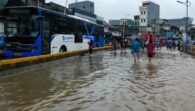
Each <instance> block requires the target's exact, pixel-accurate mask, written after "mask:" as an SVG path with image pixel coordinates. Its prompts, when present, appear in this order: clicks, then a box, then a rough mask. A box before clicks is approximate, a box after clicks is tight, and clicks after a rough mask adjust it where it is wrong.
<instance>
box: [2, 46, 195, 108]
mask: <svg viewBox="0 0 195 111" xmlns="http://www.w3.org/2000/svg"><path fill="white" fill-rule="evenodd" d="M50 64H51V63H50ZM194 104H195V59H194V58H193V57H192V56H190V55H186V54H182V55H181V54H180V53H179V52H178V51H167V50H165V49H163V50H159V51H157V52H156V55H155V58H154V59H153V60H152V63H149V62H148V59H147V57H146V54H144V53H143V54H142V56H141V58H140V62H139V63H138V64H135V63H134V61H133V58H132V55H131V53H130V51H129V50H127V51H122V52H121V51H117V52H116V53H114V52H113V51H105V52H104V51H103V52H99V53H96V54H94V55H92V56H91V57H90V56H89V55H85V56H77V57H72V58H67V59H63V60H60V62H58V63H55V64H54V63H53V64H51V65H49V66H46V67H40V68H37V69H35V70H32V71H26V72H23V73H18V74H16V75H13V76H9V77H4V78H1V79H0V111H194V109H195V105H194Z"/></svg>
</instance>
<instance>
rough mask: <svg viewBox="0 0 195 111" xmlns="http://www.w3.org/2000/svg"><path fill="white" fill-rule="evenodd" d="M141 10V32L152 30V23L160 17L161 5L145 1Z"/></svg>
mask: <svg viewBox="0 0 195 111" xmlns="http://www.w3.org/2000/svg"><path fill="white" fill-rule="evenodd" d="M139 10H140V15H139V26H140V32H152V24H154V22H155V20H158V19H159V18H160V6H159V5H158V4H156V3H153V2H151V1H144V2H143V3H142V6H140V8H139Z"/></svg>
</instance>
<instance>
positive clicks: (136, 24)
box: [134, 15, 140, 27]
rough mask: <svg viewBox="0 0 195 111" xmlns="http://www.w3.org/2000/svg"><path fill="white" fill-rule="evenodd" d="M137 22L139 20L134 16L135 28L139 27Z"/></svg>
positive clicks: (137, 16)
mask: <svg viewBox="0 0 195 111" xmlns="http://www.w3.org/2000/svg"><path fill="white" fill-rule="evenodd" d="M139 20H140V19H139V15H135V16H134V25H135V26H137V27H139Z"/></svg>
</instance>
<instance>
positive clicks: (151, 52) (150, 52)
mask: <svg viewBox="0 0 195 111" xmlns="http://www.w3.org/2000/svg"><path fill="white" fill-rule="evenodd" d="M154 49H155V45H154V44H153V40H152V39H150V40H149V43H148V45H147V52H148V58H149V62H151V59H152V58H153V56H154Z"/></svg>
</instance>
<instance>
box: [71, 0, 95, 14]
mask: <svg viewBox="0 0 195 111" xmlns="http://www.w3.org/2000/svg"><path fill="white" fill-rule="evenodd" d="M69 8H76V9H79V10H82V11H85V12H89V13H93V14H94V13H95V8H94V2H91V1H82V2H76V3H72V4H69Z"/></svg>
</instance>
